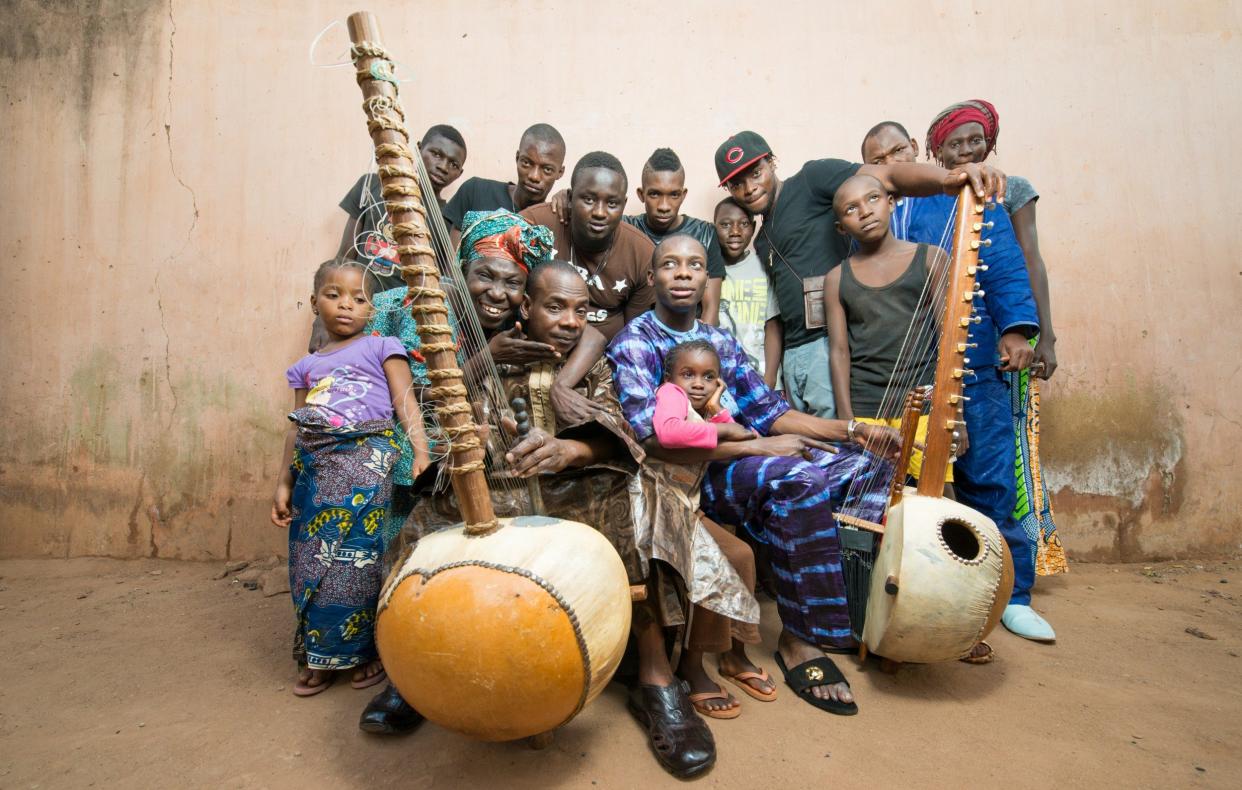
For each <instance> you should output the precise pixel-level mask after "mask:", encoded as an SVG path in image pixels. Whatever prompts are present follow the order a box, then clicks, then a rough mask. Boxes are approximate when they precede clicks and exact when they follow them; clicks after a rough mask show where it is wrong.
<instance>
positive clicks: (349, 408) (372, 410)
mask: <svg viewBox="0 0 1242 790" xmlns="http://www.w3.org/2000/svg"><path fill="white" fill-rule="evenodd" d="M390 357H401V358H402V359H405V358H406V353H405V347H404V346H403V345H401V341H400V340H398V339H397V338H395V337H376V336H375V335H364V336H363V337H362V339H361V340H355V341H354V342H352V343H350V344H349V345H347V346H343V347H341V348H338V349H335V350H333V351H329V352H327V353H326V354H325V353H321V352H317V353H314V354H308V355H306V356H304V357H302V358H301V359H299V360H298V361H297V362H294V363H293V365H291V366H290V367H289V370H288V371H286V372H285V377H286V378H288V379H289V386H290V387H292V388H293V389H304V390H307V393H306V405H307V406H312V407H314V408H317V409H319V410H320V411H321V412H322V413H323V415H324V417H325V418H326V419H327V420H328V422H330V423H331V424H332V425H335V426H341V425H354V424H356V423H360V422H366V421H368V420H390V419H392V396H391V395H390V394H389V392H388V377H387V376H385V375H384V361H385V360H387V359H389V358H390Z"/></svg>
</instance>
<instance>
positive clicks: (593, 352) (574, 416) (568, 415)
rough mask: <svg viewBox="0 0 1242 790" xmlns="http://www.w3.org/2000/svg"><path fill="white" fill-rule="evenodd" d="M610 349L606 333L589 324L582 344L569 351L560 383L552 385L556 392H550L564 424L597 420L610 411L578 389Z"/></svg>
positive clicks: (553, 404) (556, 381)
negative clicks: (579, 392) (596, 418)
mask: <svg viewBox="0 0 1242 790" xmlns="http://www.w3.org/2000/svg"><path fill="white" fill-rule="evenodd" d="M607 347H608V340H607V339H606V338H605V337H604V333H603V332H601V331H599V330H598V329H596V328H595V327H593V326H591V325H590V324H588V325H587V327H586V329H585V330H584V331H583V333H582V338H581V339H580V340H579V341H578V345H576V346H574V350H573V351H571V352H569V358H568V359H566V360H565V365H564V366H563V367H562V368H561V370H560V372H559V373H557V374H556V380H555V381H553V382H552V390H551V392H550V393H549V395H550V396H551V399H552V408H553V410H555V411H556V416H557V419H559V420H560V421H561V422H562V423H565V424H567V425H576V424H578V423H583V422H587V421H588V420H592V419H595V417H596V416H598V415H600V414H603V413H605V412H606V411H607V409H605V408H604V406H603V405H602V404H599V403H596V402H595V401H592V400H590V399H588V398H586V397H584V396H582V395H580V394H578V392H577V391H576V390H575V389H574V387H576V386H578V383H579V382H580V381H582V380H583V379H584V378H586V375H587V373H589V372H590V371H591V368H593V367H594V366H595V363H596V362H598V361H599V359H600V357H602V356H604V349H605V348H607Z"/></svg>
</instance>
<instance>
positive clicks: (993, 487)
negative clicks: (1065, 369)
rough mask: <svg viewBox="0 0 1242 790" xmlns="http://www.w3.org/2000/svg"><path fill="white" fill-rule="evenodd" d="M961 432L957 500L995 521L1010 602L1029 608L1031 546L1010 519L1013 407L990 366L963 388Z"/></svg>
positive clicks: (1032, 581)
mask: <svg viewBox="0 0 1242 790" xmlns="http://www.w3.org/2000/svg"><path fill="white" fill-rule="evenodd" d="M965 395H966V397H968V398H970V400H968V401H967V402H966V430H967V431H968V432H969V434H970V449H969V450H967V451H966V455H964V456H962V457H961V458H959V459H957V463H956V464H955V465H954V467H953V475H954V483H953V488H954V490H955V491H956V492H957V498H958V500H959V501H960V502H961V503H962V504H964V505H966V506H968V507H972V508H974V509H975V510H978V511H979V512H980V513H982V514H983V515H985V516H987V517H988V518H990V519H992V520H993V521H995V522H996V526H997V527H998V528H1000V532H1001V535H1002V536H1004V538H1005V542H1006V543H1007V544H1009V553H1010V554H1011V555H1012V557H1013V571H1014V576H1013V597H1012V598H1010V603H1015V604H1030V602H1031V587H1032V586H1034V584H1035V559H1034V554H1033V553H1032V552H1031V543H1030V540H1029V539H1028V538H1027V536H1026V532H1025V531H1024V530H1023V529H1022V526H1021V525H1020V524H1018V522H1017V521H1016V520H1015V519H1014V517H1013V510H1014V504H1015V502H1016V500H1017V496H1018V494H1017V482H1016V480H1015V478H1014V473H1013V465H1014V459H1015V456H1016V450H1015V449H1014V442H1013V409H1012V407H1011V405H1010V403H1009V387H1008V385H1007V384H1006V383H1005V380H1004V378H1003V377H1002V374H1001V373H1000V372H999V371H998V370H996V368H993V367H989V368H986V369H983V370H980V371H979V375H978V376H977V377H976V380H975V382H974V383H972V384H967V385H966V391H965Z"/></svg>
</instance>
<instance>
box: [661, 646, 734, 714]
mask: <svg viewBox="0 0 1242 790" xmlns="http://www.w3.org/2000/svg"><path fill="white" fill-rule="evenodd" d="M677 677H679V678H681V679H682V680H684V681H686V682H687V683H689V684H690V693H691V694H713V693H717V692H719V691H721V686H720V684H719V683H717V682H716V681H714V680H712V678H711V676H710V675H708V674H707V671H706V670H705V669H703V654H702V653H699V654H698V656H697V660H695V656H693V655H691V654H690V651H686V655H683V656H682V659H681V662H680V663H679V664H678V666H677ZM741 704H742V703H740V702H738V701H737V698H736V697H734V696H733V695H732V694H730V693H729V692H727V691H726V692H725V699H705V700H699V701H698V702H696V703H695V705H697V706H698V707H701V708H707V709H708V710H712V711H717V712H719V711H726V710H733V709H734V708H736V707H739V706H740V705H741Z"/></svg>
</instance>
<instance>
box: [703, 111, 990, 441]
mask: <svg viewBox="0 0 1242 790" xmlns="http://www.w3.org/2000/svg"><path fill="white" fill-rule="evenodd" d="M855 173H866V174H868V175H871V176H874V177H875V178H876V179H877V180H878V181H879V182H880V183H881V184H882V185H883V186H884V188H885V189H886V190H888V191H889V192H890V193H893V194H898V195H912V196H914V195H935V194H939V193H941V192H948V193H953V192H956V191H958V190H959V189H961V187H962V185H963V184H965V183H967V181H969V182H970V183H971V184H973V185H974V187H975V191H976V192H977V193H978V194H980V195H988V196H992V195H997V194H999V195H1004V193H1005V176H1004V174H1002V173H1001V172H1000V171H998V170H996V169H995V168H991V167H989V166H987V165H967V166H962V167H958V168H954V169H953V170H951V171H949V170H945V169H944V168H940V167H936V166H935V165H922V164H915V163H899V164H891V165H858V164H853V163H850V162H845V161H842V160H840V159H816V160H812V161H810V162H807V163H806V164H805V165H803V166H802V169H801V170H800V171H799V172H797V173H795V174H794V175H792V176H790V177H789V178H788V179H786V180H784V181H782V180H781V179H780V178H778V177H777V175H776V157H775V156H774V155H773V154H772V149H771V147H770V146H768V143H767V141H766V140H764V139H763V138H762V137H760V136H759V135H758V134H756V133H755V132H750V131H747V132H738V133H737V134H735V135H733V136H732V137H730V138H729V139H727V140H725V141H724V142H723V143H721V144H720V147H719V148H717V149H716V174H717V175H718V176H720V185H721V186H723V187H726V188H727V189H728V190H729V194H730V195H732V196H733V199H734V200H735V201H736V202H737V204H738V205H740V206H741V207H742V208H743V209H745V210H746V211H747V212H749V213H750V214H751V215H753V216H757V217H762V219H763V223H762V225H760V227H759V230H758V232H757V233H756V234H755V252H757V253H758V255H759V260H760V261H761V262H762V264H763V267H764V270H765V271H766V272H767V273H768V278H769V280H770V282H771V283H772V289H773V290H774V291H775V293H776V300H777V304H778V306H779V308H780V318H781V324H780V326H781V330H782V337H783V340H782V346H783V349H784V351H783V358H782V368H783V371H784V377H785V395H786V397H787V398H788V399H789V401H790V403H791V404H792V405H793V407H794V408H795V409H797V410H798V411H803V412H808V413H810V414H815V415H817V416H819V417H825V418H831V417H833V416H835V414H836V403H835V401H834V399H833V394H832V379H831V377H830V374H829V370H828V335H827V333H826V332H825V330H824V314H823V304H824V299H823V279H824V275H825V274H827V273H828V271H829V270H830V269H832V268H834V267H835V266H836V265H837V264H839V263H840V262H841V260H842V258H844V257H845V255H846V253H847V250H846V242H845V239H844V237H842V236H841V235H840V234H839V233H837V232H836V227H835V224H834V221H835V217H834V215H833V210H832V199H833V196H834V195H835V194H836V191H837V187H839V186H840V185H841V184H842V183H844V182H845V180H846V179H847V178H849V177H850V176H852V175H854V174H855ZM998 190H999V191H998ZM807 305H810V315H809V316H808V313H807ZM774 345H775V344H769V345H765V347H764V353H765V355H766V354H774V353H778V350H777V349H776V348H774Z"/></svg>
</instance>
